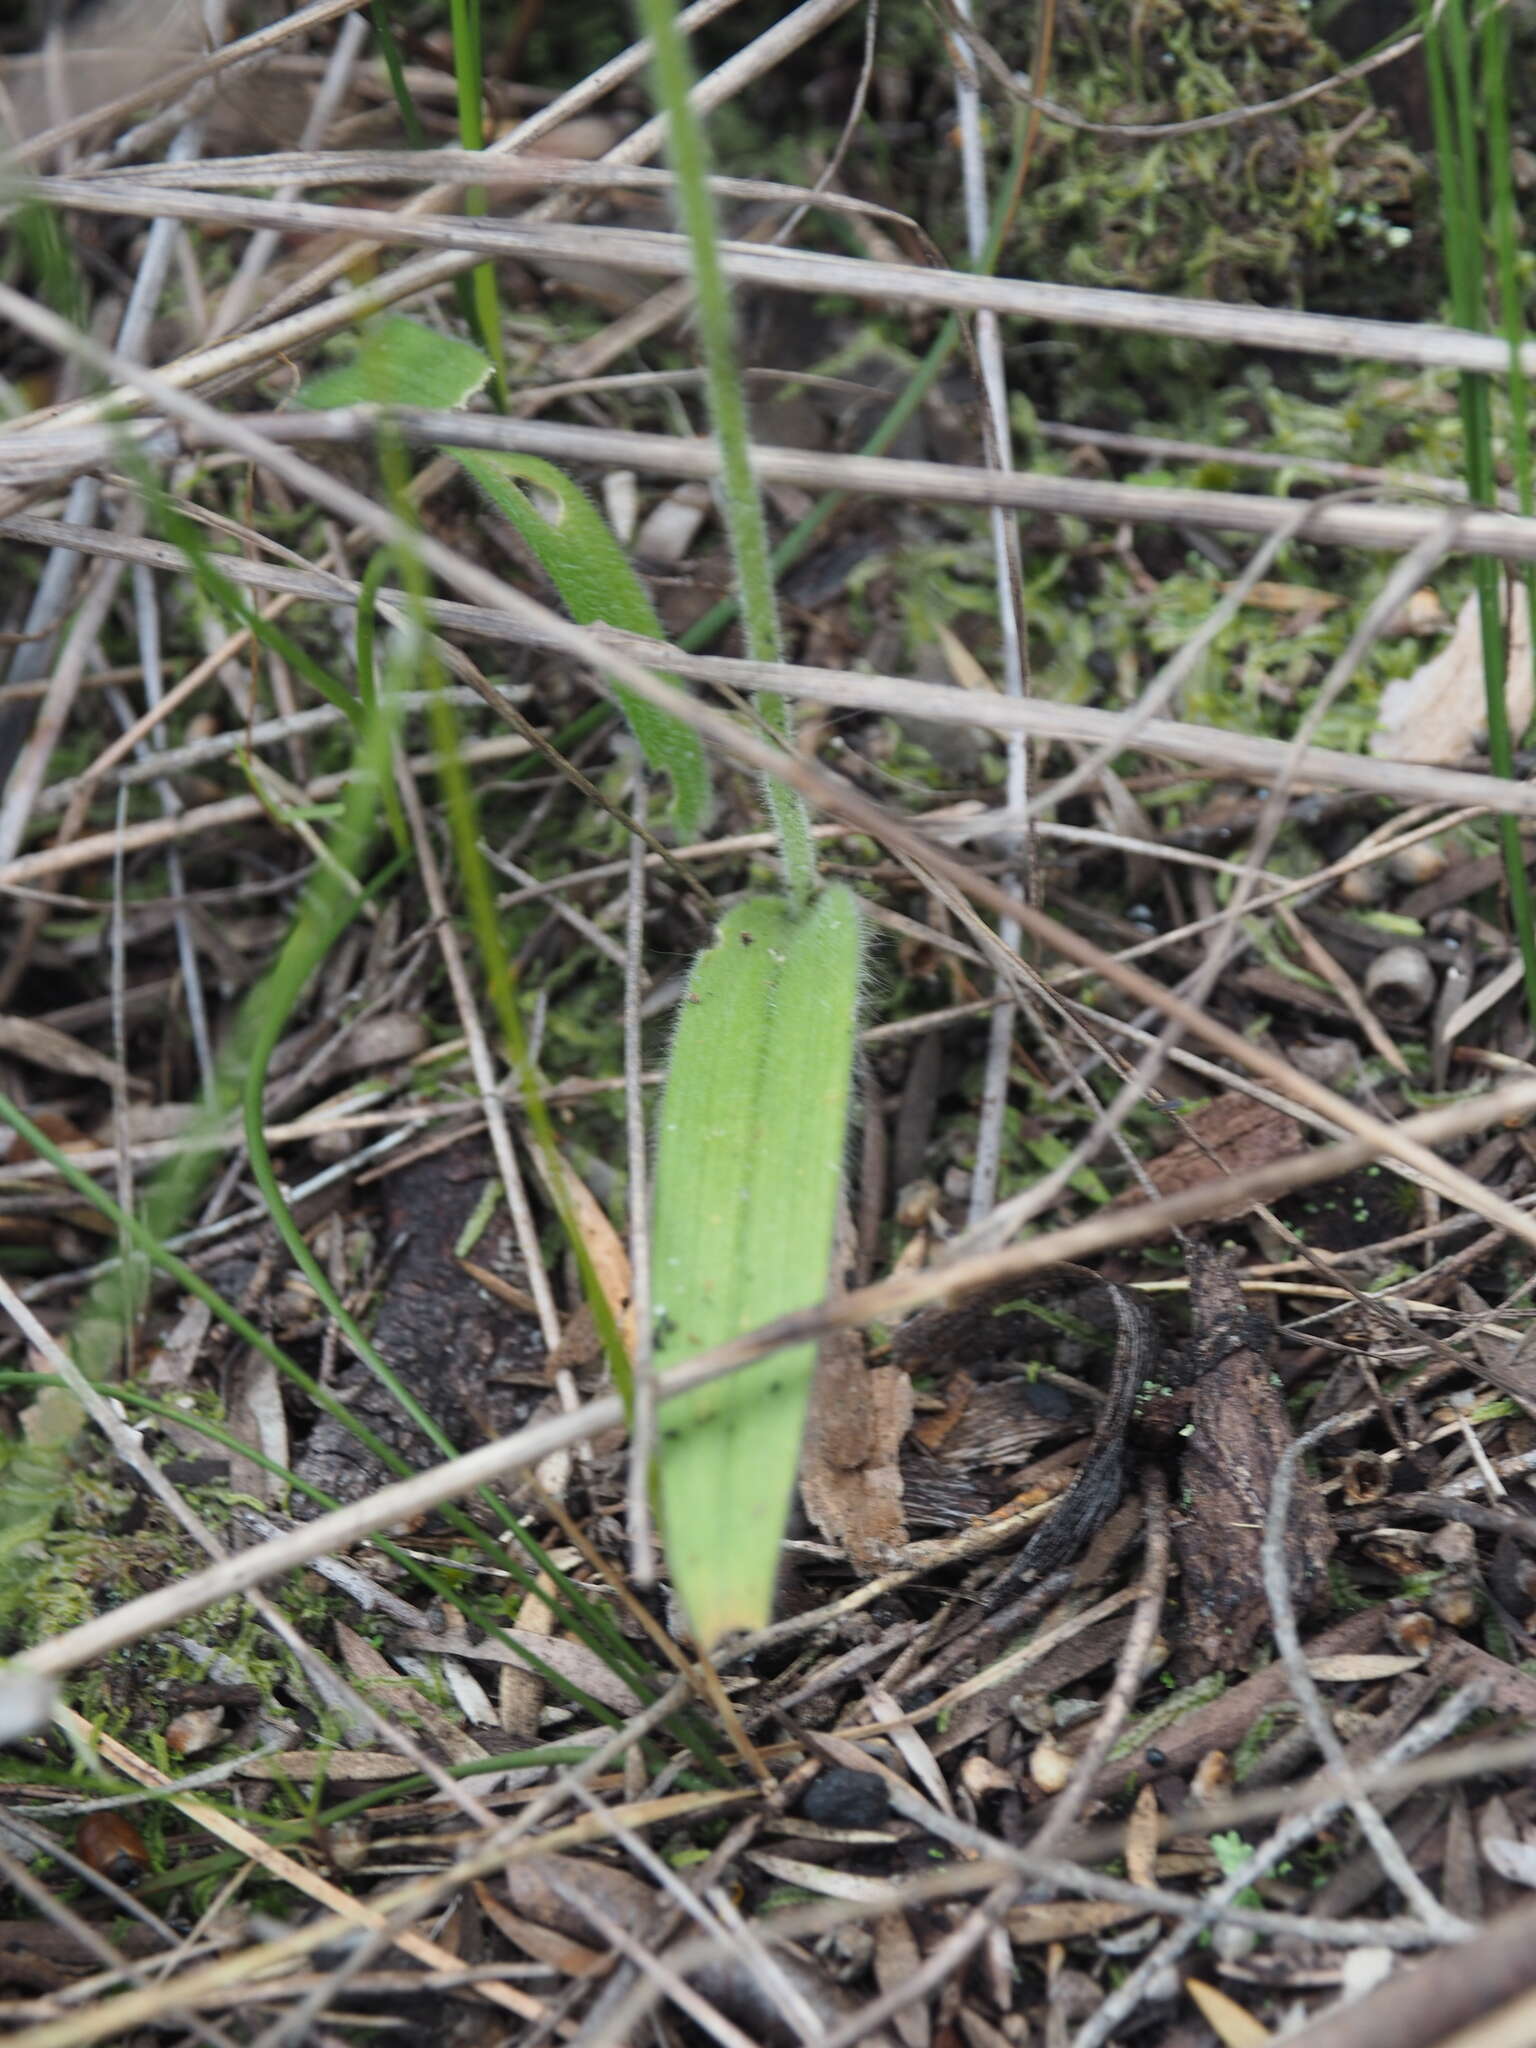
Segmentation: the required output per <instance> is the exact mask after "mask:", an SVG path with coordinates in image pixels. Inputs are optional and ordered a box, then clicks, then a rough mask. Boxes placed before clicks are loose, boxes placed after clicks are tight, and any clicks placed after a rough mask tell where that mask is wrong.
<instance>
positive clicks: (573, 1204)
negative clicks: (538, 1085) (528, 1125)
mask: <svg viewBox="0 0 1536 2048" xmlns="http://www.w3.org/2000/svg"><path fill="white" fill-rule="evenodd" d="M533 1158H534V1164H535V1165H536V1166H537V1167H538V1170H539V1178H540V1179H541V1180H542V1181H543V1183H544V1185H545V1187H546V1188H549V1166H548V1162H547V1161H546V1160H545V1158H544V1155H543V1152H542V1151H541V1150H540V1148H539V1147H538V1146H537V1145H536V1146H535V1147H534V1148H533ZM559 1165H560V1193H561V1195H562V1196H563V1198H564V1200H565V1202H566V1204H567V1206H568V1207H569V1209H570V1212H571V1220H572V1221H573V1222H574V1224H575V1225H576V1228H577V1230H578V1231H579V1232H580V1234H581V1241H582V1244H583V1245H584V1247H585V1248H586V1253H587V1257H588V1258H589V1259H590V1260H591V1261H592V1271H593V1273H594V1274H595V1275H596V1277H597V1284H598V1286H599V1287H601V1289H602V1290H603V1299H604V1301H606V1302H607V1304H608V1311H609V1313H610V1315H612V1317H613V1319H614V1321H615V1322H616V1323H617V1324H618V1326H619V1330H620V1333H621V1334H622V1336H623V1338H624V1343H625V1347H626V1349H627V1350H628V1351H629V1352H630V1355H631V1356H633V1354H634V1348H635V1315H634V1305H633V1301H632V1294H633V1289H634V1276H633V1274H632V1273H631V1271H630V1265H629V1253H628V1252H627V1251H626V1250H625V1248H624V1240H623V1238H622V1237H620V1235H619V1233H618V1232H617V1231H616V1230H615V1229H614V1227H613V1225H612V1224H611V1223H610V1222H609V1221H608V1218H607V1215H606V1214H605V1213H604V1210H603V1206H602V1204H601V1203H600V1202H599V1201H598V1199H597V1197H596V1195H594V1194H593V1192H592V1190H591V1189H590V1188H589V1187H588V1186H587V1184H586V1182H585V1181H584V1180H582V1178H581V1177H580V1175H579V1174H578V1173H577V1172H576V1170H575V1168H574V1167H573V1166H572V1165H571V1164H570V1162H569V1160H567V1159H563V1158H562V1159H561V1160H560V1162H559ZM551 1192H553V1190H551Z"/></svg>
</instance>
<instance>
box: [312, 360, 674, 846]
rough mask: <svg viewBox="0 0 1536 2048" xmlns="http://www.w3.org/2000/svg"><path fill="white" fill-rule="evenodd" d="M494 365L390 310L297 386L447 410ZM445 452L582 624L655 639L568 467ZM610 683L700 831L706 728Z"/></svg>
mask: <svg viewBox="0 0 1536 2048" xmlns="http://www.w3.org/2000/svg"><path fill="white" fill-rule="evenodd" d="M490 375H491V365H490V363H489V362H488V361H487V360H486V358H485V356H484V355H483V354H482V353H481V351H480V350H479V349H478V348H474V347H472V346H471V345H470V343H468V342H466V341H459V340H456V339H455V338H454V337H453V336H452V335H447V334H439V333H438V332H437V331H436V330H435V329H434V328H431V327H423V326H421V325H420V324H419V323H418V322H417V321H414V320H402V319H387V320H378V321H376V322H374V324H373V325H372V326H371V327H370V328H369V329H368V331H367V333H366V334H365V335H364V337H363V341H362V345H361V346H360V347H359V349H358V351H357V354H356V355H355V356H354V357H353V358H352V360H351V362H349V363H345V364H343V365H342V366H341V367H340V368H339V369H335V370H328V371H326V372H325V373H324V374H323V375H322V376H319V377H315V378H313V379H311V381H310V382H309V383H308V384H306V385H305V387H304V389H303V391H302V392H301V393H300V394H299V395H300V400H301V402H302V403H303V404H305V405H308V406H311V407H314V408H316V409H317V410H319V409H327V408H334V407H339V406H347V405H419V406H428V407H431V408H433V409H434V410H438V411H445V412H446V411H454V410H456V409H457V408H458V407H460V406H463V405H467V404H468V403H469V401H470V399H471V398H473V397H474V395H475V393H476V392H477V391H479V390H480V389H481V388H482V386H483V385H484V384H485V383H486V381H487V380H488V379H489V377H490ZM449 452H450V453H451V454H452V455H453V456H454V457H455V459H456V460H457V461H458V463H459V464H460V466H461V467H462V468H463V469H464V470H465V472H466V473H467V474H468V475H469V476H470V477H472V478H473V480H474V481H475V483H476V484H478V485H479V487H480V489H481V490H482V491H483V492H484V493H485V495H486V496H487V497H488V498H489V499H490V500H491V502H492V504H493V505H495V507H496V509H497V510H498V511H499V512H501V513H502V514H503V515H504V516H505V517H506V518H508V519H510V520H511V522H512V524H513V525H514V526H515V527H516V528H517V530H518V532H519V533H520V534H521V535H522V536H523V538H524V540H526V541H527V543H528V545H529V546H530V547H531V548H532V549H533V551H534V553H535V554H536V555H537V556H538V558H539V562H540V565H541V566H542V568H543V570H544V572H545V574H546V575H547V576H548V577H549V580H550V582H551V583H553V584H554V586H555V588H556V589H557V590H558V591H559V593H560V599H561V602H562V603H563V604H564V606H565V608H566V610H567V611H568V612H569V613H570V615H571V617H572V618H573V619H574V620H575V621H576V622H577V624H578V625H582V626H590V625H592V624H594V623H596V622H597V621H599V620H601V621H603V622H604V623H605V624H607V625H610V626H617V627H619V628H620V629H621V630H622V631H625V632H629V633H643V634H644V635H645V636H646V638H647V639H650V640H659V639H661V638H662V637H663V636H662V630H661V621H660V620H659V619H658V618H657V616H656V612H655V609H654V607H653V606H652V604H651V601H650V599H649V597H647V595H646V593H645V587H644V585H643V584H642V583H641V581H640V579H639V577H638V576H637V575H636V574H635V572H634V570H633V569H632V568H631V567H630V565H629V562H628V559H627V558H626V556H625V554H624V550H623V549H622V548H621V547H620V546H619V544H618V542H617V540H615V538H614V536H613V533H612V531H611V530H610V528H609V526H608V524H607V522H606V520H604V519H603V517H602V516H601V514H600V513H599V512H598V511H597V508H596V507H595V506H594V505H593V504H592V502H591V500H590V499H589V498H588V497H587V496H586V494H585V492H584V491H582V490H581V489H580V488H579V487H578V486H577V485H576V484H574V483H572V481H571V479H570V478H569V477H568V476H565V475H564V474H562V472H561V471H560V470H558V469H556V468H555V467H554V465H553V464H552V463H548V462H541V461H540V460H539V459H538V457H537V456H532V455H503V454H493V455H480V454H470V453H469V452H468V451H466V450H461V449H452V450H450V451H449ZM529 484H531V485H532V486H533V487H534V489H535V490H538V491H541V492H543V493H544V494H545V496H546V497H547V498H548V499H549V500H550V501H551V509H550V510H549V511H548V512H546V511H544V510H542V509H541V508H540V507H539V506H538V505H537V504H536V503H535V501H534V499H533V498H532V497H531V496H530V494H529V492H528V491H527V489H526V488H525V486H526V485H529ZM668 680H669V681H673V682H675V681H676V680H677V679H676V677H670V678H669V679H668ZM611 687H612V689H613V693H614V696H615V698H616V699H617V700H618V702H619V704H620V706H621V707H622V709H623V712H624V715H625V717H626V718H627V719H628V721H629V725H630V730H631V731H632V732H633V733H634V735H635V738H636V739H637V740H638V741H639V743H640V747H641V751H642V752H643V753H644V755H645V758H646V760H647V761H648V762H649V763H650V765H651V767H652V768H654V769H655V770H656V771H657V772H658V773H660V774H664V775H667V776H669V777H670V778H671V782H672V794H673V804H672V815H673V822H674V824H675V825H676V828H677V830H678V831H679V832H680V833H681V834H682V835H683V836H684V837H685V838H688V839H692V838H694V837H696V836H697V834H698V831H699V828H700V827H701V825H702V824H703V822H704V818H705V814H706V812H707V811H708V808H709V766H708V763H707V761H706V760H705V757H704V749H703V746H702V745H701V744H700V741H699V738H698V735H697V734H696V733H694V732H691V731H690V730H689V728H688V727H687V726H686V725H684V724H682V723H681V722H680V721H679V720H678V719H675V718H673V717H671V716H669V714H668V713H667V712H665V711H658V710H657V709H656V707H655V706H654V705H651V704H647V703H646V702H645V701H644V699H643V698H640V697H637V696H636V695H635V693H634V692H633V691H632V690H628V689H626V688H625V687H624V686H623V685H622V684H621V683H618V682H612V683H611ZM679 687H681V685H679Z"/></svg>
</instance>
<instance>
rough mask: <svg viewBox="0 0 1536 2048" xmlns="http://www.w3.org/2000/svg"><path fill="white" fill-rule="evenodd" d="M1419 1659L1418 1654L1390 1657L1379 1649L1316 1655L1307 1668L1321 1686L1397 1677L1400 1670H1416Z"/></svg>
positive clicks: (1365, 1682) (1353, 1683) (1421, 1661)
mask: <svg viewBox="0 0 1536 2048" xmlns="http://www.w3.org/2000/svg"><path fill="white" fill-rule="evenodd" d="M1423 1662H1424V1659H1423V1658H1422V1657H1394V1656H1391V1655H1390V1654H1389V1653H1387V1652H1386V1651H1381V1652H1377V1653H1370V1652H1365V1653H1357V1654H1356V1655H1354V1656H1343V1657H1318V1658H1316V1659H1314V1660H1313V1661H1312V1662H1310V1663H1309V1664H1308V1665H1307V1669H1308V1670H1309V1671H1310V1672H1311V1674H1312V1676H1313V1677H1314V1678H1315V1679H1317V1680H1318V1681H1319V1682H1320V1683H1321V1684H1323V1685H1364V1684H1367V1683H1368V1682H1369V1681H1371V1680H1372V1679H1379V1678H1397V1677H1399V1676H1400V1675H1401V1674H1402V1673H1403V1672H1404V1671H1417V1670H1418V1668H1419V1666H1420V1665H1421V1664H1422V1663H1423Z"/></svg>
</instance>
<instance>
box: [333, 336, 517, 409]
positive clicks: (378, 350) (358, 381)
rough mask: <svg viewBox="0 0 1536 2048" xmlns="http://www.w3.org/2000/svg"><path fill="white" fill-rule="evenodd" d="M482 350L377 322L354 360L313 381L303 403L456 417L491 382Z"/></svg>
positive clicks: (443, 337)
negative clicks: (413, 409) (420, 409)
mask: <svg viewBox="0 0 1536 2048" xmlns="http://www.w3.org/2000/svg"><path fill="white" fill-rule="evenodd" d="M490 377H491V366H490V364H489V363H488V362H487V361H486V359H485V357H484V355H482V354H481V352H480V350H479V349H477V348H475V347H473V346H472V345H471V344H470V343H469V342H467V341H458V340H456V339H455V338H454V336H453V335H451V334H439V333H438V331H437V329H436V328H435V327H423V326H422V325H421V323H420V321H418V320H400V319H386V320H375V321H374V322H373V323H372V325H371V326H369V327H368V328H367V329H366V330H365V332H364V334H363V338H362V341H361V343H360V344H359V346H358V350H357V353H356V355H354V356H353V357H352V359H351V361H350V362H345V363H342V364H341V365H340V366H339V367H338V368H336V369H334V370H325V371H323V372H322V373H321V374H320V375H319V376H318V377H311V378H310V379H309V381H308V383H307V384H305V386H304V388H303V389H302V390H301V391H300V393H299V403H300V404H301V405H307V406H309V407H310V408H311V409H312V410H313V411H315V412H330V411H332V410H334V409H335V408H336V407H338V406H343V405H421V406H426V407H428V408H430V409H431V410H432V411H433V412H457V411H458V410H459V408H460V406H464V405H468V403H469V401H470V400H471V399H472V398H473V397H474V395H475V393H476V392H477V391H480V390H483V388H484V387H485V385H487V384H488V383H489V382H490Z"/></svg>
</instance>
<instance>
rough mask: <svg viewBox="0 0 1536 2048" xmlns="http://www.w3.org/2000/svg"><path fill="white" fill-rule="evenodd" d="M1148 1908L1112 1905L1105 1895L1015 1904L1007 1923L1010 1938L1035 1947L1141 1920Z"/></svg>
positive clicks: (1097, 1932)
mask: <svg viewBox="0 0 1536 2048" xmlns="http://www.w3.org/2000/svg"><path fill="white" fill-rule="evenodd" d="M1145 1910H1146V1909H1145V1908H1144V1907H1142V1906H1112V1905H1110V1904H1109V1903H1108V1901H1107V1900H1104V1899H1063V1900H1061V1901H1060V1902H1059V1903H1058V1904H1055V1905H1049V1906H1016V1907H1015V1908H1014V1910H1013V1911H1012V1912H1011V1913H1010V1914H1009V1915H1008V1917H1007V1920H1006V1922H1005V1923H1004V1924H1005V1925H1006V1927H1007V1929H1008V1936H1009V1939H1010V1940H1011V1941H1015V1942H1018V1943H1020V1944H1021V1945H1023V1946H1027V1947H1036V1946H1038V1945H1040V1944H1041V1943H1044V1942H1052V1941H1076V1940H1078V1939H1079V1938H1080V1937H1081V1936H1083V1935H1087V1934H1102V1933H1104V1932H1105V1931H1106V1930H1107V1929H1108V1928H1111V1927H1120V1926H1123V1925H1124V1923H1125V1922H1126V1921H1127V1920H1139V1919H1140V1918H1141V1917H1142V1915H1143V1913H1144V1912H1145Z"/></svg>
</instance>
